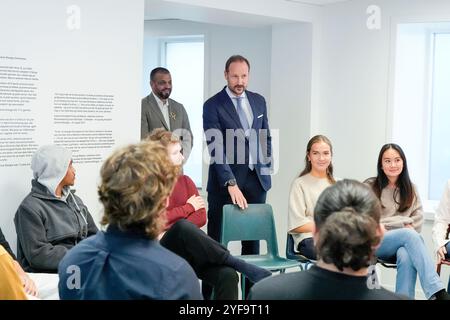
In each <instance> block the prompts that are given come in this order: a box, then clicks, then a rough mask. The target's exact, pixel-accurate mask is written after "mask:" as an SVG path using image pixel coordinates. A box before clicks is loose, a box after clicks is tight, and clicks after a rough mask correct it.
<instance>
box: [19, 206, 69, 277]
mask: <svg viewBox="0 0 450 320" xmlns="http://www.w3.org/2000/svg"><path fill="white" fill-rule="evenodd" d="M14 223H15V225H16V232H17V239H18V241H19V243H20V247H21V249H22V253H23V255H24V258H25V259H26V260H27V261H28V263H29V264H30V267H31V268H33V269H36V270H55V271H56V270H57V269H58V264H59V262H60V261H61V259H62V258H63V257H64V255H65V254H66V252H67V251H68V249H67V248H66V247H64V246H62V245H53V244H51V243H50V242H49V241H48V240H47V236H46V231H45V226H44V223H43V221H42V217H41V216H40V215H39V212H37V211H36V210H33V209H32V208H30V207H29V206H26V205H23V204H22V205H21V206H20V207H19V209H17V212H16V216H15V218H14Z"/></svg>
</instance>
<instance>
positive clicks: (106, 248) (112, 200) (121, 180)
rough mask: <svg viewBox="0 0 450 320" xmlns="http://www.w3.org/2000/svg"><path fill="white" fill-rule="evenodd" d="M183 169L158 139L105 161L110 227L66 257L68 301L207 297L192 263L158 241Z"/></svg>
mask: <svg viewBox="0 0 450 320" xmlns="http://www.w3.org/2000/svg"><path fill="white" fill-rule="evenodd" d="M178 171H179V170H178V168H177V167H175V166H173V165H170V160H169V157H168V154H167V150H166V148H164V147H163V146H161V145H160V144H159V143H157V142H141V143H139V144H136V145H130V146H128V147H124V148H122V149H120V150H118V151H116V152H115V153H113V154H112V155H111V156H110V157H109V158H108V159H107V160H106V161H105V163H104V164H103V166H102V168H101V171H100V176H101V184H100V186H99V188H98V194H99V198H100V201H101V202H102V204H103V207H104V216H103V218H102V221H101V224H102V225H108V227H107V229H106V231H104V232H103V231H102V232H98V233H97V234H96V235H95V236H93V237H91V238H89V239H86V240H85V241H82V242H80V243H79V244H78V245H77V246H76V247H74V248H73V249H71V250H70V251H69V252H68V253H67V255H66V256H65V257H64V259H63V261H62V262H61V264H60V265H59V276H60V282H59V292H60V296H61V298H62V299H157V300H176V299H202V296H201V293H200V285H199V281H198V279H197V277H196V275H195V273H194V271H193V270H192V268H191V267H190V266H189V264H188V263H187V262H186V261H185V260H184V259H182V258H180V257H179V256H177V255H176V254H174V253H172V252H170V251H169V250H167V249H165V248H164V247H162V246H161V245H160V244H159V242H158V240H157V237H158V236H159V234H160V233H161V232H162V231H163V229H164V225H165V222H166V219H165V212H166V207H167V204H168V198H169V195H170V193H171V192H172V189H173V186H174V184H175V181H176V179H177V177H178Z"/></svg>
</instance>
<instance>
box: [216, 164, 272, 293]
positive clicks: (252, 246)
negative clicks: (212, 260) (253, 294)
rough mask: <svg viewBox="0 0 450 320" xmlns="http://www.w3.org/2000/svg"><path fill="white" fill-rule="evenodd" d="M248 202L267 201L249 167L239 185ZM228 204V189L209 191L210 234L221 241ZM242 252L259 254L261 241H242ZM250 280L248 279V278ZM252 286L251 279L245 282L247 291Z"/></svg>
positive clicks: (253, 172)
mask: <svg viewBox="0 0 450 320" xmlns="http://www.w3.org/2000/svg"><path fill="white" fill-rule="evenodd" d="M239 188H240V189H241V192H242V194H243V195H244V197H245V199H246V200H247V203H265V202H266V196H267V192H266V191H265V190H264V189H263V187H262V186H261V183H260V182H259V178H258V175H257V174H256V171H255V170H250V169H248V173H247V178H246V179H245V184H244V185H243V186H239ZM226 204H232V202H231V198H230V195H229V193H228V190H227V191H226V193H211V192H208V235H209V236H210V237H211V238H213V239H214V240H216V241H218V242H220V238H221V234H222V214H223V212H222V210H223V206H224V205H226ZM241 243H242V249H241V254H242V255H246V254H259V241H242V242H241ZM247 280H248V279H247ZM251 286H252V284H251V282H250V281H247V282H246V283H245V288H246V292H245V295H247V294H248V290H249V289H250V287H251Z"/></svg>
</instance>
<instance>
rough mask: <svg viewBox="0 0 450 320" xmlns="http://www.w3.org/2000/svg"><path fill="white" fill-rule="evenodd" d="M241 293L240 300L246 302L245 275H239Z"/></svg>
mask: <svg viewBox="0 0 450 320" xmlns="http://www.w3.org/2000/svg"><path fill="white" fill-rule="evenodd" d="M241 292H242V300H247V297H246V296H245V275H244V274H243V273H241Z"/></svg>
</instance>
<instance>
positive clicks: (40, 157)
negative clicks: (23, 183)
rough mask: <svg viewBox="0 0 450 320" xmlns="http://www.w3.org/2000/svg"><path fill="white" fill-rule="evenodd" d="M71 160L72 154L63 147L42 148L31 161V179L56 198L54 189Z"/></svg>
mask: <svg viewBox="0 0 450 320" xmlns="http://www.w3.org/2000/svg"><path fill="white" fill-rule="evenodd" d="M71 159H72V152H71V151H70V150H67V149H66V148H64V147H60V146H55V145H45V146H42V147H40V148H39V149H38V150H37V151H36V152H35V154H34V155H33V158H32V159H31V170H33V177H34V178H35V179H36V180H37V181H38V182H39V183H40V184H42V185H44V186H45V187H47V189H48V191H50V193H51V194H53V195H54V196H56V194H55V191H56V187H58V185H59V183H60V182H61V181H62V179H63V178H64V176H65V175H66V173H67V169H68V168H69V164H70V160H71Z"/></svg>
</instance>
